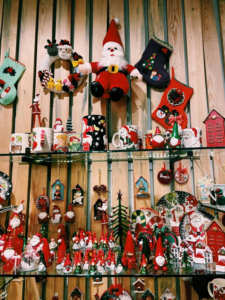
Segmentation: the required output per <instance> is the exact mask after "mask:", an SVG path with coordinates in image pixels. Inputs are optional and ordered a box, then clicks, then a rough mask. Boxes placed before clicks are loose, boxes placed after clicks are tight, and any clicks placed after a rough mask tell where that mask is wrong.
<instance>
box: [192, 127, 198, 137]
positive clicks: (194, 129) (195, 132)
mask: <svg viewBox="0 0 225 300" xmlns="http://www.w3.org/2000/svg"><path fill="white" fill-rule="evenodd" d="M191 130H192V131H193V132H194V135H195V137H197V133H198V131H197V129H196V128H191Z"/></svg>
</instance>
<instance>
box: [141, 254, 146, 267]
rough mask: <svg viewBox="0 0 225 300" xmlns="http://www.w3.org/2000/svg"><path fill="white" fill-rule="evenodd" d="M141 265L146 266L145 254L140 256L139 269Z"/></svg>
mask: <svg viewBox="0 0 225 300" xmlns="http://www.w3.org/2000/svg"><path fill="white" fill-rule="evenodd" d="M143 265H145V266H147V262H146V258H145V254H142V261H141V267H142V266H143Z"/></svg>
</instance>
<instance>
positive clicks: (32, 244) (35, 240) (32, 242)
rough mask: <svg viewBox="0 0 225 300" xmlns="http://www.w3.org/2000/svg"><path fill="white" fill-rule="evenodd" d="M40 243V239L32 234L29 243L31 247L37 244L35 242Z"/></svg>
mask: <svg viewBox="0 0 225 300" xmlns="http://www.w3.org/2000/svg"><path fill="white" fill-rule="evenodd" d="M39 243H40V239H39V237H37V236H33V237H32V239H31V240H30V244H31V246H32V247H34V246H37V244H39Z"/></svg>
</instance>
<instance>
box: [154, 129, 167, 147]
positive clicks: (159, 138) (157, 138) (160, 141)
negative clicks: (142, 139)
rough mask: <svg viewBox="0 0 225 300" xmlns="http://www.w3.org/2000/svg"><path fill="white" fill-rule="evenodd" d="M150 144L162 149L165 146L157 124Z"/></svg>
mask: <svg viewBox="0 0 225 300" xmlns="http://www.w3.org/2000/svg"><path fill="white" fill-rule="evenodd" d="M151 146H152V148H153V149H163V148H165V139H164V137H163V136H162V134H161V131H160V129H159V126H156V129H155V134H154V135H153V137H152V140H151Z"/></svg>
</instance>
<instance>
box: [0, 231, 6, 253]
mask: <svg viewBox="0 0 225 300" xmlns="http://www.w3.org/2000/svg"><path fill="white" fill-rule="evenodd" d="M5 242H6V234H3V235H2V236H1V238H0V257H1V254H2V251H3V250H4V248H5Z"/></svg>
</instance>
